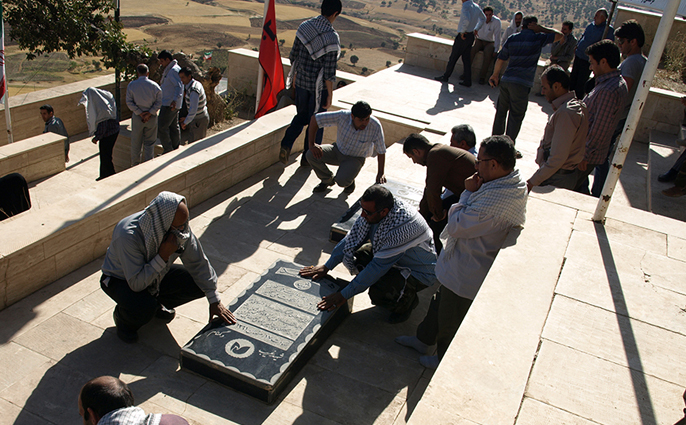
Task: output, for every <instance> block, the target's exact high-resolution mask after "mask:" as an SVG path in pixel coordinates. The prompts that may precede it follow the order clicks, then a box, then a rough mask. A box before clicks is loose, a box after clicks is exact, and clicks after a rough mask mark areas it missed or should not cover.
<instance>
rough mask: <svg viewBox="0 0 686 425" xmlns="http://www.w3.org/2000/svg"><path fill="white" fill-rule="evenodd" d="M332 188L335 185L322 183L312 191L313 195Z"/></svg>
mask: <svg viewBox="0 0 686 425" xmlns="http://www.w3.org/2000/svg"><path fill="white" fill-rule="evenodd" d="M331 186H333V183H324V182H321V183H319V184H318V185H316V186H315V187H314V189H312V193H318V192H325V191H327V190H328V189H329V188H330V187H331Z"/></svg>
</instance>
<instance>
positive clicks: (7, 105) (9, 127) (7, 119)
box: [0, 0, 14, 143]
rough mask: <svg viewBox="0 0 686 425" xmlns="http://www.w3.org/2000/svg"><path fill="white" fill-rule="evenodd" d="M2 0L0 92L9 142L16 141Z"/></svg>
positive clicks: (0, 10)
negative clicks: (6, 58)
mask: <svg viewBox="0 0 686 425" xmlns="http://www.w3.org/2000/svg"><path fill="white" fill-rule="evenodd" d="M3 16H4V15H3V9H2V0H0V67H2V76H1V78H2V81H1V82H0V85H2V87H0V92H1V93H2V99H3V103H4V104H5V122H6V123H7V143H12V142H14V135H13V134H12V116H11V115H10V93H9V87H8V85H7V77H6V75H5V18H4V17H3Z"/></svg>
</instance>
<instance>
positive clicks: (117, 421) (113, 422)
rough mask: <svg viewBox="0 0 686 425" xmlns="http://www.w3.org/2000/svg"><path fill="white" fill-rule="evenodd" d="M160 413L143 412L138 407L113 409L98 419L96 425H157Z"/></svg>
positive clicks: (160, 416)
mask: <svg viewBox="0 0 686 425" xmlns="http://www.w3.org/2000/svg"><path fill="white" fill-rule="evenodd" d="M161 418H162V415H161V414H159V413H155V414H153V413H150V414H147V415H146V414H145V412H144V411H143V409H141V408H140V407H125V408H123V409H117V410H113V411H111V412H110V413H108V414H106V415H105V416H103V417H102V419H100V421H99V422H98V425H159V423H160V420H161Z"/></svg>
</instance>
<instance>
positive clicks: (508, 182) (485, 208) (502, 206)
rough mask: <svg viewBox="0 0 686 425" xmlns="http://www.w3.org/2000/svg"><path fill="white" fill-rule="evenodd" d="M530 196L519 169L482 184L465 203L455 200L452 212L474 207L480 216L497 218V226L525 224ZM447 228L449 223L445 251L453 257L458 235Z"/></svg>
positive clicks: (442, 240) (444, 231)
mask: <svg viewBox="0 0 686 425" xmlns="http://www.w3.org/2000/svg"><path fill="white" fill-rule="evenodd" d="M527 199H528V190H527V188H526V182H525V181H524V180H522V178H521V176H520V174H519V170H515V171H513V172H511V173H510V174H508V175H506V176H504V177H501V178H499V179H495V180H491V181H489V182H486V183H484V184H482V185H481V187H480V188H479V190H477V191H476V192H474V193H472V194H471V195H470V196H469V197H468V198H467V199H466V200H465V201H464V203H457V204H453V206H452V207H450V212H449V213H448V215H449V216H450V215H452V214H453V213H455V211H457V210H460V209H463V208H464V209H471V210H472V211H474V212H475V213H477V214H478V215H479V219H482V218H483V219H485V218H493V221H494V222H495V225H496V226H509V227H516V226H523V225H524V222H525V221H526V201H527ZM448 220H450V218H448ZM447 229H448V226H446V227H445V229H443V232H442V233H441V242H443V250H444V251H445V255H446V256H447V258H450V256H452V253H453V251H454V250H455V244H456V243H457V238H454V237H453V236H451V235H450V234H449V233H448V231H447Z"/></svg>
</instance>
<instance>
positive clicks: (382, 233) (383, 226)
mask: <svg viewBox="0 0 686 425" xmlns="http://www.w3.org/2000/svg"><path fill="white" fill-rule="evenodd" d="M370 228H371V224H369V223H367V220H365V219H364V217H360V218H358V219H357V221H355V224H353V227H352V229H350V232H348V234H347V235H346V237H345V248H344V249H343V264H344V265H345V267H346V268H347V269H348V270H349V271H350V273H352V274H356V273H357V268H356V267H355V264H354V261H355V257H354V254H355V251H356V250H357V249H358V248H359V247H360V246H362V244H363V243H364V242H365V240H366V239H367V235H368V234H369V229H370ZM432 237H433V234H432V233H431V229H429V225H428V224H426V221H424V219H423V218H422V216H421V215H419V212H418V211H417V210H416V209H415V208H412V207H410V206H408V205H406V204H405V203H403V201H401V200H399V199H395V201H394V205H393V208H392V209H391V211H389V213H388V215H386V217H384V219H383V220H381V222H380V223H379V227H378V229H376V233H374V239H373V240H372V251H373V253H374V256H377V257H381V258H383V257H389V256H392V255H396V254H397V253H399V252H404V251H406V250H408V249H410V248H413V247H415V246H417V245H419V244H420V243H422V242H424V241H425V240H431V238H432Z"/></svg>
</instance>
